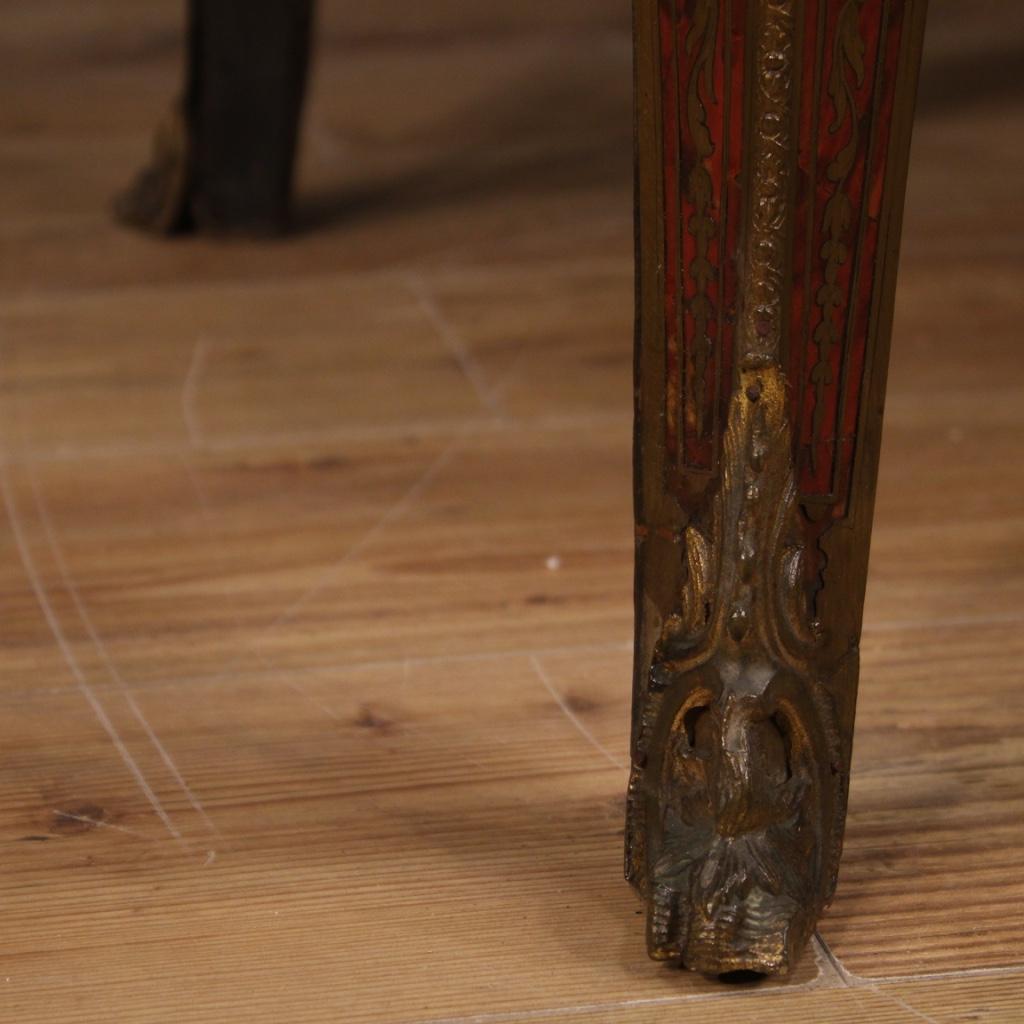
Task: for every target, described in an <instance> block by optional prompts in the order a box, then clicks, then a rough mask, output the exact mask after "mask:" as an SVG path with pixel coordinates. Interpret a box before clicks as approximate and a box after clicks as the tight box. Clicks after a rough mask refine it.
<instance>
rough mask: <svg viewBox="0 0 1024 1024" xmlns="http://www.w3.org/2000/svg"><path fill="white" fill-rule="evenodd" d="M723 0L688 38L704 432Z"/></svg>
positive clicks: (696, 395)
mask: <svg viewBox="0 0 1024 1024" xmlns="http://www.w3.org/2000/svg"><path fill="white" fill-rule="evenodd" d="M718 6H719V5H718V0H698V3H697V6H696V10H695V16H694V23H693V25H692V27H691V28H690V32H689V34H688V35H687V38H686V53H687V55H688V56H689V58H690V76H689V81H688V83H687V90H686V117H687V121H688V124H689V130H690V137H691V139H692V140H693V146H694V149H695V151H696V156H697V159H696V160H695V161H694V164H693V168H692V170H691V171H690V175H689V180H688V182H687V189H688V195H689V199H690V202H691V203H692V204H693V213H692V214H691V215H690V218H689V220H688V221H687V225H686V226H687V230H688V231H689V232H690V235H691V236H692V238H693V240H694V245H695V248H696V251H695V254H694V256H693V258H692V260H690V263H689V265H688V267H687V268H686V273H687V275H688V276H689V278H690V279H691V280H692V281H693V282H694V284H695V286H696V294H695V295H693V296H691V298H690V299H689V301H688V302H687V308H688V309H689V312H690V315H691V316H692V317H693V321H694V337H693V350H694V366H693V371H694V372H693V373H692V374H687V376H686V382H685V386H686V390H687V399H688V401H689V403H690V404H691V407H692V409H693V414H694V420H695V422H694V423H693V429H694V431H695V432H696V434H697V436H698V437H703V436H704V433H705V430H706V427H705V418H706V407H705V406H706V390H707V389H706V386H705V376H706V374H707V367H708V360H709V357H710V355H711V350H712V344H713V339H712V337H711V333H710V326H709V325H710V323H711V320H712V318H713V317H714V315H715V307H714V303H713V301H712V299H711V297H710V295H709V293H708V287H709V285H710V284H711V282H712V281H713V279H714V277H715V267H714V266H713V265H712V263H711V260H710V259H709V249H710V245H711V241H712V239H713V238H714V236H715V233H716V232H717V230H718V225H717V224H716V223H715V219H714V217H713V216H712V211H711V207H712V202H713V199H714V181H713V180H712V177H711V173H710V172H709V171H708V169H707V166H706V163H705V161H706V160H707V159H708V158H709V157H710V156H711V155H712V154H713V153H714V151H715V146H714V143H713V142H712V139H711V132H710V130H709V128H708V116H707V109H706V107H705V105H704V101H703V99H702V98H701V90H702V88H703V91H704V93H705V94H706V95H708V96H710V97H712V99H714V75H713V72H714V55H715V43H716V38H717V32H718Z"/></svg>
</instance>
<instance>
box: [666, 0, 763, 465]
mask: <svg viewBox="0 0 1024 1024" xmlns="http://www.w3.org/2000/svg"><path fill="white" fill-rule="evenodd" d="M745 10H746V3H745V2H744V0H726V2H722V0H662V2H661V4H660V6H659V19H660V41H661V67H662V89H663V103H662V110H663V118H664V120H663V137H664V168H665V268H666V275H665V332H666V353H667V371H668V382H669V383H668V389H667V390H668V409H667V410H666V412H667V416H666V427H667V431H668V443H669V450H670V451H674V452H676V453H677V463H678V466H679V468H680V469H681V470H682V471H683V472H689V473H699V474H710V473H711V472H712V471H713V470H714V468H715V464H716V461H717V457H718V443H719V437H720V434H721V429H722V416H723V405H724V402H725V400H726V399H727V396H728V392H729V385H730V376H731V362H732V359H731V355H732V339H733V325H734V323H735V307H736V268H735V261H734V256H735V252H736V244H737V230H738V227H739V222H740V219H741V218H740V215H739V211H740V201H741V197H740V172H741V158H742V132H743V109H742V107H743V80H744V56H743V54H744V51H743V43H744V34H743V31H742V28H743V22H744V18H745Z"/></svg>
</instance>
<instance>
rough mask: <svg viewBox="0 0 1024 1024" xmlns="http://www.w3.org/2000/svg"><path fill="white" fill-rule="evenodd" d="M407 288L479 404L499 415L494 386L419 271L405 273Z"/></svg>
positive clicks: (499, 405) (499, 409)
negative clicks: (470, 387) (467, 382)
mask: <svg viewBox="0 0 1024 1024" xmlns="http://www.w3.org/2000/svg"><path fill="white" fill-rule="evenodd" d="M405 279H406V284H407V286H408V288H409V291H411V292H412V294H413V297H414V298H415V299H416V303H417V305H418V306H419V307H420V309H421V310H422V312H423V314H424V316H426V318H427V319H428V320H429V321H430V323H431V325H432V326H433V328H434V330H435V331H436V332H437V335H438V337H439V338H440V339H441V341H442V342H443V343H444V346H445V348H447V349H448V352H449V353H450V354H451V357H452V358H453V359H454V360H455V362H456V363H457V364H458V366H459V369H460V370H462V373H463V375H464V376H465V378H466V379H467V380H468V381H469V383H470V385H471V386H472V388H473V390H474V391H475V392H476V396H477V398H478V399H479V400H480V404H481V405H482V406H483V407H484V408H485V409H486V410H487V411H488V412H489V413H491V414H492V415H494V416H497V417H501V416H502V415H503V412H502V408H501V403H500V402H499V400H498V395H497V393H496V392H495V390H494V389H493V388H492V387H491V386H490V384H488V382H487V377H486V375H485V374H484V372H483V368H482V367H481V366H480V363H479V362H478V361H477V359H476V356H474V355H473V352H472V350H471V349H470V347H469V346H468V345H467V344H466V341H465V339H464V338H463V337H462V334H461V332H460V331H458V330H457V329H456V327H455V325H454V324H453V323H452V322H451V321H450V320H449V319H448V317H446V316H445V315H444V312H443V311H442V309H441V307H440V306H439V305H438V302H437V299H435V298H434V295H433V293H432V292H431V290H430V289H429V288H428V287H427V283H426V281H424V280H423V278H422V277H421V276H420V275H419V274H414V273H409V274H407V275H406V276H405Z"/></svg>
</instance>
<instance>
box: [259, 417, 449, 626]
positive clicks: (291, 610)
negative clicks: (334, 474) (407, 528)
mask: <svg viewBox="0 0 1024 1024" xmlns="http://www.w3.org/2000/svg"><path fill="white" fill-rule="evenodd" d="M465 433H466V432H465V431H461V432H460V433H459V434H458V436H457V437H455V438H454V440H452V442H451V443H450V444H449V445H447V447H445V448H444V450H443V451H442V452H441V454H440V455H438V456H437V458H436V459H434V461H433V462H432V463H431V464H430V465H429V466H428V467H427V468H426V470H424V472H423V473H421V474H420V476H419V477H417V479H416V480H415V481H414V482H413V484H412V486H411V487H409V489H408V490H407V491H405V493H404V494H402V496H401V497H400V498H399V499H398V500H397V501H396V502H395V503H394V504H393V505H392V506H391V507H390V508H388V509H387V511H386V512H384V514H383V515H382V516H381V517H380V519H378V520H377V521H376V522H375V523H374V524H373V526H371V527H370V528H369V529H368V530H367V531H366V532H365V533H364V534H363V535H362V536H361V537H360V538H359V539H358V540H357V541H356V542H355V543H354V544H353V545H352V546H351V547H350V548H349V549H348V550H347V551H346V552H345V553H344V554H343V555H342V556H341V557H340V558H339V559H338V560H337V561H335V562H334V563H332V564H331V565H329V566H327V567H326V568H325V569H324V570H323V572H322V573H321V574H320V578H319V579H318V580H317V581H316V582H315V583H314V584H313V585H312V586H310V587H309V589H308V590H306V591H305V592H304V593H302V594H301V595H300V596H299V597H298V598H296V599H295V600H294V601H293V602H292V603H291V604H290V605H288V607H287V608H285V609H284V610H283V611H282V612H280V613H279V614H278V615H277V616H276V617H275V618H274V619H273V620H272V621H271V622H270V624H269V626H267V628H266V631H265V632H266V633H269V632H272V631H273V630H275V629H277V628H278V627H279V626H282V625H284V624H285V623H286V622H290V621H291V620H292V619H294V618H295V616H296V615H298V614H299V612H301V611H302V609H303V608H305V607H306V605H307V604H309V602H310V601H311V600H313V598H314V597H316V595H317V594H319V593H320V592H321V591H322V590H323V589H324V588H325V587H326V586H327V584H328V583H329V582H330V580H331V579H332V578H333V577H334V576H335V575H336V573H337V572H338V570H339V569H341V568H343V567H344V566H345V565H347V564H348V563H349V562H351V561H352V559H353V558H355V557H356V556H357V555H358V554H360V553H361V552H362V551H364V550H365V549H366V548H367V547H368V546H369V545H370V544H372V543H373V541H374V540H376V538H377V537H378V536H379V535H380V534H381V533H382V532H383V531H384V530H386V529H387V528H388V527H389V526H390V525H391V524H392V523H393V522H395V520H397V519H400V518H401V517H402V516H403V515H405V513H406V512H408V511H409V509H411V508H412V506H413V505H414V504H415V503H416V500H417V499H418V498H419V497H420V495H421V494H422V493H423V492H424V491H425V490H426V489H427V488H428V487H429V486H430V485H431V483H433V481H434V480H435V478H436V477H437V476H438V475H439V474H440V473H441V471H442V470H443V469H444V468H445V467H446V466H447V465H448V463H449V462H451V460H452V459H453V458H454V457H455V454H456V452H457V451H458V450H459V448H460V446H461V445H462V443H463V439H464V436H465Z"/></svg>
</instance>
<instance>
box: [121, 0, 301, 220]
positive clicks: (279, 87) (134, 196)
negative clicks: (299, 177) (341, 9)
mask: <svg viewBox="0 0 1024 1024" xmlns="http://www.w3.org/2000/svg"><path fill="white" fill-rule="evenodd" d="M312 6H313V5H312V0H190V2H189V7H188V10H189V25H188V46H187V67H186V73H185V93H184V97H183V99H182V100H181V101H180V103H178V104H176V105H175V106H174V108H173V109H172V111H171V113H170V115H169V116H168V117H167V118H166V119H165V121H164V123H163V124H162V125H161V126H160V127H159V129H158V130H157V134H156V139H155V142H154V147H153V149H154V151H153V157H152V159H151V162H150V164H149V166H148V167H146V168H145V170H143V171H142V173H141V174H140V175H139V177H138V179H137V180H136V181H135V183H134V184H133V185H132V187H131V188H130V189H129V190H128V191H127V192H125V193H124V194H123V195H122V196H121V197H120V198H119V199H118V202H117V213H118V216H120V218H121V219H122V220H124V221H127V222H128V223H131V224H134V225H136V226H139V227H143V228H148V229H150V230H153V231H157V232H160V233H164V234H170V233H173V232H177V231H183V230H192V229H198V230H203V231H206V230H209V231H214V232H238V231H241V232H247V233H275V232H278V231H281V230H283V229H284V228H285V227H286V226H287V218H288V206H289V198H290V195H289V194H290V191H291V181H292V169H293V165H294V158H295V146H296V139H297V135H298V124H299V115H300V111H301V107H302V97H303V92H304V89H305V81H306V69H307V65H308V62H309V47H310V34H311V21H312Z"/></svg>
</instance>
